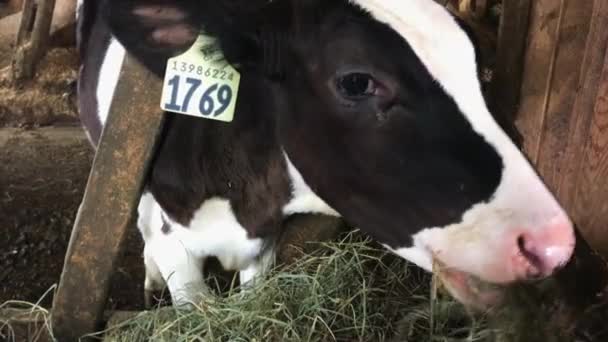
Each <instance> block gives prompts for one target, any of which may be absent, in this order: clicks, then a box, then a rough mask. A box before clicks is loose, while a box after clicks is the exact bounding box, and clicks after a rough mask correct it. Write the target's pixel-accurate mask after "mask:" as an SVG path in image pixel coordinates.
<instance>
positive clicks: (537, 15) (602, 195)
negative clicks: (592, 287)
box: [517, 0, 608, 255]
mask: <svg viewBox="0 0 608 342" xmlns="http://www.w3.org/2000/svg"><path fill="white" fill-rule="evenodd" d="M558 25H559V27H558ZM607 26H608V3H607V2H606V1H605V0H595V1H581V2H575V1H567V0H559V1H555V0H535V2H534V6H533V9H532V15H531V26H530V33H529V43H528V51H527V53H526V62H525V64H526V65H525V76H524V81H523V86H522V102H521V107H520V109H519V112H518V116H517V126H518V128H519V129H520V131H521V132H522V134H523V135H524V136H525V137H526V139H525V142H524V146H525V151H526V153H527V154H528V156H529V157H530V159H531V160H532V161H533V162H534V163H535V164H536V166H537V169H538V171H539V173H540V174H541V176H542V177H543V179H544V180H545V181H546V182H547V184H548V186H549V188H551V189H552V190H553V191H554V192H555V193H556V195H557V196H558V198H559V200H560V202H561V203H562V204H563V205H564V206H565V207H566V209H567V210H568V212H569V213H570V215H571V216H572V217H573V219H574V220H575V222H576V223H577V224H578V225H579V227H580V228H581V231H582V233H583V235H584V236H585V237H586V238H587V239H589V240H590V241H591V243H592V245H593V247H595V248H598V249H600V250H601V251H602V252H603V253H605V254H607V255H608V233H607V229H608V215H607V213H606V211H607V210H608V209H606V206H605V205H604V203H605V202H606V198H607V196H608V189H607V188H606V187H604V186H603V184H599V183H605V182H600V181H599V180H600V179H605V178H606V175H607V174H606V168H608V167H607V166H606V165H605V164H606V163H607V162H606V161H605V159H606V157H605V156H606V155H605V154H606V153H608V152H605V151H606V150H607V149H606V142H605V139H606V137H605V136H606V134H608V133H607V132H606V129H605V128H604V126H605V119H604V117H605V114H604V112H605V111H604V110H603V109H602V108H603V105H602V103H603V100H602V99H603V95H602V94H599V93H598V91H599V90H600V89H603V87H600V85H601V84H603V83H605V82H607V81H606V80H605V78H606V77H607V76H606V72H607V71H606V68H607V67H606V58H607V57H606V54H607V52H606V51H607V48H608V31H606V29H605V28H606V27H607Z"/></svg>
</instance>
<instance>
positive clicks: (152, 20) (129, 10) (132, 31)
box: [99, 0, 199, 74]
mask: <svg viewBox="0 0 608 342" xmlns="http://www.w3.org/2000/svg"><path fill="white" fill-rule="evenodd" d="M99 8H100V11H101V18H102V19H103V20H104V21H105V23H106V24H107V25H108V26H109V28H110V31H111V32H112V36H113V37H114V38H116V39H118V40H119V41H120V42H121V44H122V45H123V46H124V47H125V48H126V50H127V51H129V53H131V54H132V55H134V56H135V57H136V58H138V59H139V60H140V61H141V62H142V63H143V64H144V65H146V66H147V67H148V68H150V69H151V70H152V71H154V72H155V73H157V74H162V73H163V72H164V68H165V65H166V61H167V59H168V58H170V57H173V56H176V55H179V54H180V53H182V52H184V51H186V50H187V49H188V48H189V47H190V46H191V45H192V43H193V42H194V40H195V39H196V36H197V34H198V31H199V29H198V28H197V26H196V22H195V21H194V18H193V16H192V15H191V14H190V13H192V12H191V6H189V2H186V1H143V0H140V1H138V0H105V1H104V2H103V3H102V5H101V6H100V7H99Z"/></svg>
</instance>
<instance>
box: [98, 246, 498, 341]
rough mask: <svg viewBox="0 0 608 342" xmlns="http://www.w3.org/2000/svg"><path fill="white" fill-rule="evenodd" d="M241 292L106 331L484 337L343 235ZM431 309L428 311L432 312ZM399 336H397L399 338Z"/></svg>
mask: <svg viewBox="0 0 608 342" xmlns="http://www.w3.org/2000/svg"><path fill="white" fill-rule="evenodd" d="M320 247H321V250H320V251H319V252H317V253H315V254H314V255H308V256H306V257H304V258H302V259H300V260H298V261H297V262H296V263H294V264H293V265H290V266H285V267H282V268H278V269H277V270H275V271H272V272H271V273H270V274H269V275H268V277H266V278H265V279H264V280H261V281H259V282H258V284H256V286H255V287H254V288H252V289H250V290H245V291H244V292H241V291H239V290H238V289H234V290H233V291H231V292H230V293H228V294H227V295H226V296H224V297H221V296H216V295H207V296H206V297H204V298H202V299H201V301H200V302H199V303H197V304H196V305H194V306H195V307H194V310H191V311H188V310H182V311H180V310H175V309H173V308H160V309H158V310H155V311H151V312H145V313H142V314H140V315H138V316H137V317H135V318H134V319H132V320H129V321H127V322H124V323H122V324H120V325H119V326H115V327H111V328H110V329H109V330H108V331H106V340H108V341H116V342H127V341H128V342H137V341H198V340H201V341H202V340H205V341H390V340H393V339H395V340H400V341H454V342H456V341H478V340H482V339H484V338H486V337H488V336H489V335H490V330H487V326H486V323H485V321H484V320H477V319H473V318H470V317H469V315H468V314H467V313H466V312H465V310H464V309H463V308H462V306H461V305H459V304H457V303H456V302H454V301H453V300H451V299H449V298H443V297H440V298H439V299H438V300H436V301H434V302H431V301H430V300H429V290H430V289H429V286H428V284H429V280H430V277H429V276H428V275H425V274H424V273H422V272H420V271H419V270H418V269H416V268H414V267H413V266H409V265H408V263H407V262H406V261H404V260H402V259H400V258H396V257H394V256H392V255H391V254H389V253H387V252H385V251H383V250H381V249H380V248H377V247H373V246H371V243H370V241H368V240H363V241H362V240H360V239H357V238H354V237H353V235H349V236H348V237H347V238H346V239H344V240H342V241H341V242H338V243H325V244H320ZM431 313H432V315H431ZM397 337H398V338H397Z"/></svg>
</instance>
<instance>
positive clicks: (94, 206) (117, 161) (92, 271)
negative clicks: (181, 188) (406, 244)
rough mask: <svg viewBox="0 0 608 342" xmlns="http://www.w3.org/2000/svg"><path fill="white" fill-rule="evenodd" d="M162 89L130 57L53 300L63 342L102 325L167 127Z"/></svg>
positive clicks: (57, 334)
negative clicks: (159, 141)
mask: <svg viewBox="0 0 608 342" xmlns="http://www.w3.org/2000/svg"><path fill="white" fill-rule="evenodd" d="M161 86H162V82H161V81H160V80H159V79H158V78H157V77H156V76H154V75H153V74H151V73H150V72H148V71H147V70H146V69H145V68H144V67H143V66H142V65H140V64H139V63H138V62H136V60H135V59H134V58H133V57H131V56H127V57H126V60H125V65H124V67H123V70H122V71H121V75H120V82H119V85H118V88H117V90H116V95H115V98H114V101H113V104H112V108H111V112H110V115H109V117H108V121H107V124H106V128H105V129H104V132H103V133H102V138H101V142H100V144H99V148H98V150H97V154H96V156H95V160H94V162H93V169H92V170H91V174H90V176H89V182H88V184H87V189H86V192H85V195H84V199H83V202H82V206H81V209H80V211H79V213H78V215H77V218H76V223H75V225H74V230H73V232H72V237H71V239H70V246H69V248H68V251H67V254H66V259H65V266H64V270H63V274H62V276H61V281H60V284H59V288H58V290H57V294H56V296H55V299H54V303H53V311H52V321H53V332H54V335H55V337H56V338H57V339H58V340H59V341H67V342H69V341H78V340H79V338H81V337H82V336H84V335H86V334H90V333H93V332H95V331H98V330H100V329H101V328H102V323H103V311H104V308H105V305H106V300H107V295H108V290H109V288H110V280H111V277H112V275H113V272H114V269H115V265H116V264H117V260H118V257H119V255H120V252H121V245H122V242H123V241H124V238H125V236H126V233H127V229H128V227H129V225H130V223H131V221H132V218H133V217H134V214H135V210H136V208H137V204H138V201H139V197H140V193H141V189H142V187H143V184H144V179H145V174H146V171H147V167H148V165H149V162H150V160H151V157H152V155H153V152H154V149H155V144H156V141H157V139H158V136H159V134H160V131H161V128H162V121H163V114H162V113H163V112H162V110H160V108H159V105H158V98H159V96H160V93H161V92H160V90H161Z"/></svg>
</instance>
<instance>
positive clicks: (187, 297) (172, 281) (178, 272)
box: [146, 235, 207, 307]
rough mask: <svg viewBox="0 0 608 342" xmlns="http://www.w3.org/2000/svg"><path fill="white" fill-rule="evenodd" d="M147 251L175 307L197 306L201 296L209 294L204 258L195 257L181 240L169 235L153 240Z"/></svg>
mask: <svg viewBox="0 0 608 342" xmlns="http://www.w3.org/2000/svg"><path fill="white" fill-rule="evenodd" d="M146 251H147V255H148V257H149V258H150V259H151V260H152V261H153V263H154V265H155V266H156V270H158V272H159V273H160V275H161V277H162V279H165V281H166V283H167V287H168V288H169V292H170V293H171V298H172V300H173V305H175V306H177V307H180V306H189V305H191V304H193V303H196V302H197V299H198V298H199V296H200V295H201V294H204V293H207V287H206V285H205V282H204V278H203V262H204V258H200V257H196V256H195V255H194V254H193V253H192V252H191V251H189V250H188V249H187V248H185V246H184V244H183V243H182V241H180V240H179V239H177V238H175V237H173V236H172V235H166V236H164V237H161V238H156V239H154V240H153V241H151V242H150V243H149V244H148V245H147V246H146Z"/></svg>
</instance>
